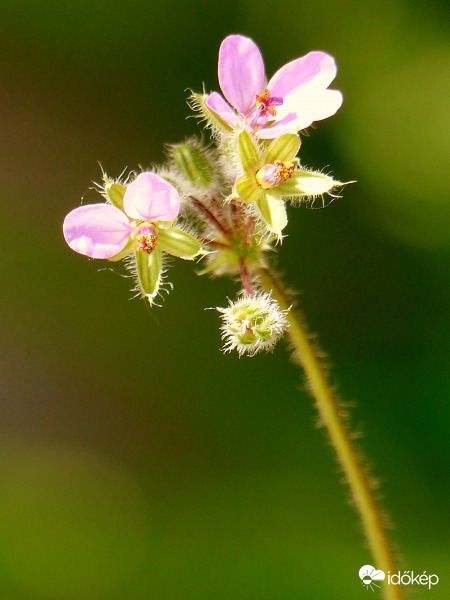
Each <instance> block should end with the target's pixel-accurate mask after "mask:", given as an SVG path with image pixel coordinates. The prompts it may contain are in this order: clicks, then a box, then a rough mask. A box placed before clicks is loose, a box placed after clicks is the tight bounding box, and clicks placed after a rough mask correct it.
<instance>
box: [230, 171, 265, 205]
mask: <svg viewBox="0 0 450 600" xmlns="http://www.w3.org/2000/svg"><path fill="white" fill-rule="evenodd" d="M234 190H235V192H236V194H238V196H239V198H237V200H240V201H241V202H256V200H257V199H258V197H259V195H260V192H261V188H260V187H259V186H258V184H257V183H256V177H255V175H254V173H246V174H245V175H242V177H239V179H238V180H237V181H236V183H235V185H234Z"/></svg>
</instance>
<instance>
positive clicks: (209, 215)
mask: <svg viewBox="0 0 450 600" xmlns="http://www.w3.org/2000/svg"><path fill="white" fill-rule="evenodd" d="M190 199H191V200H192V204H193V205H194V206H195V208H196V209H197V210H198V211H199V212H200V213H201V214H202V215H203V216H204V217H205V218H206V219H207V220H208V221H209V222H210V223H211V224H212V225H214V227H215V228H216V229H217V230H218V231H220V232H221V233H223V235H224V236H225V237H231V229H230V228H229V227H228V225H226V224H225V223H223V222H222V221H220V220H219V219H218V218H217V216H216V215H215V214H214V213H213V212H212V211H211V210H210V209H209V208H208V207H207V206H205V205H204V204H203V202H201V201H200V200H198V199H197V198H194V197H193V196H190Z"/></svg>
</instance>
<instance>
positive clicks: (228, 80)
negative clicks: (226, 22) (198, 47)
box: [219, 35, 265, 115]
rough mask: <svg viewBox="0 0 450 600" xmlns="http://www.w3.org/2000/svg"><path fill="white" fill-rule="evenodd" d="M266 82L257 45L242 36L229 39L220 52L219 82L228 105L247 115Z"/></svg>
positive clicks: (224, 42)
mask: <svg viewBox="0 0 450 600" xmlns="http://www.w3.org/2000/svg"><path fill="white" fill-rule="evenodd" d="M264 81H265V74H264V62H263V58H262V56H261V52H260V51H259V48H258V46H257V45H256V44H255V42H254V41H253V40H251V39H250V38H248V37H244V36H243V35H229V36H228V37H226V38H225V39H224V40H223V42H222V44H221V46H220V50H219V83H220V87H221V89H222V92H223V95H224V96H225V98H226V99H227V100H228V102H229V103H230V104H231V105H232V106H234V107H235V108H236V109H237V110H238V111H239V112H240V113H242V114H244V115H246V114H247V113H248V112H249V110H250V109H251V108H252V106H253V105H254V104H255V101H256V95H257V94H260V93H261V92H262V91H263V88H264Z"/></svg>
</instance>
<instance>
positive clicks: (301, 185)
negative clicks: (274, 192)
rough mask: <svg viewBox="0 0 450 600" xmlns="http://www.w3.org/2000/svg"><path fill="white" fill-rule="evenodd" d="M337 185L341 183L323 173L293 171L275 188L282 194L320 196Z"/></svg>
mask: <svg viewBox="0 0 450 600" xmlns="http://www.w3.org/2000/svg"><path fill="white" fill-rule="evenodd" d="M339 185H342V184H341V182H340V181H335V180H334V179H333V178H332V177H329V176H328V175H324V174H323V173H314V172H313V171H294V173H293V174H292V176H291V177H290V178H289V179H288V180H287V181H283V183H280V185H279V186H278V188H277V189H278V191H279V192H280V193H281V194H282V195H283V196H320V195H321V194H325V193H326V192H329V191H330V190H331V189H332V188H334V187H335V186H339Z"/></svg>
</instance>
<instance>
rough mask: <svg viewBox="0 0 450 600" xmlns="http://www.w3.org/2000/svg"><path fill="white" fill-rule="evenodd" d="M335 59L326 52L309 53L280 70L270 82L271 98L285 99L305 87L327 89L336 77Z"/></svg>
mask: <svg viewBox="0 0 450 600" xmlns="http://www.w3.org/2000/svg"><path fill="white" fill-rule="evenodd" d="M336 72H337V68H336V63H335V62H334V58H333V57H332V56H330V55H329V54H327V53H326V52H320V51H314V52H309V53H308V54H307V55H306V56H302V57H301V58H297V59H296V60H293V61H291V62H289V63H287V64H286V65H284V66H283V67H281V69H279V70H278V71H277V72H276V73H275V75H274V76H273V77H272V79H271V80H270V81H269V84H268V89H269V90H270V95H271V96H279V97H281V98H285V97H286V96H288V95H289V94H291V93H293V92H295V91H296V90H298V89H299V88H300V87H303V86H305V85H308V87H309V86H311V87H314V88H316V89H317V88H320V89H325V88H327V87H328V86H329V85H330V83H331V82H332V81H333V79H334V78H335V77H336Z"/></svg>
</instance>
